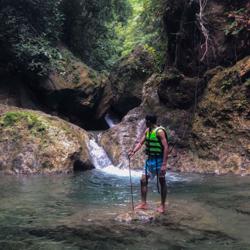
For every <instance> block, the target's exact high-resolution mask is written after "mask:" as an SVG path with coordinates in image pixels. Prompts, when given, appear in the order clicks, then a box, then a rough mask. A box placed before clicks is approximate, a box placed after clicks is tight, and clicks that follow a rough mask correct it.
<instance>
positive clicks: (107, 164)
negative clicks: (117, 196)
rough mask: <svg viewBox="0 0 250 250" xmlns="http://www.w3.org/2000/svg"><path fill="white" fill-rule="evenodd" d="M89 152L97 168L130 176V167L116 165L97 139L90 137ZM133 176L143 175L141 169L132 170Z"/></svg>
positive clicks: (114, 173)
mask: <svg viewBox="0 0 250 250" xmlns="http://www.w3.org/2000/svg"><path fill="white" fill-rule="evenodd" d="M89 152H90V156H91V159H92V163H93V165H94V166H95V168H96V169H99V170H101V171H103V172H106V173H109V174H113V175H118V176H129V171H128V169H124V168H120V165H121V164H120V165H118V166H114V165H113V164H112V162H111V160H110V159H109V157H108V155H107V153H106V152H105V151H104V149H103V148H102V147H101V146H99V145H98V144H97V142H96V141H95V139H90V141H89ZM131 175H132V176H133V177H139V176H141V172H139V171H131Z"/></svg>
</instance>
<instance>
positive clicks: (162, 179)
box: [157, 176, 167, 213]
mask: <svg viewBox="0 0 250 250" xmlns="http://www.w3.org/2000/svg"><path fill="white" fill-rule="evenodd" d="M159 181H160V185H161V205H160V206H159V207H158V208H157V212H159V213H165V211H166V205H165V203H166V197H167V183H166V179H165V176H160V177H159Z"/></svg>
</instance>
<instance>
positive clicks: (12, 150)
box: [0, 108, 93, 174]
mask: <svg viewBox="0 0 250 250" xmlns="http://www.w3.org/2000/svg"><path fill="white" fill-rule="evenodd" d="M6 109H7V110H6ZM6 109H4V108H2V109H1V110H2V111H3V113H2V114H1V116H0V127H1V130H0V170H1V171H3V172H4V173H10V174H12V173H16V174H18V173H22V174H32V173H53V172H58V173H67V172H72V171H73V169H74V168H75V169H77V170H86V169H90V168H93V166H92V163H91V161H90V156H89V152H88V149H87V144H88V141H89V137H88V134H87V133H86V132H85V131H84V130H82V129H80V128H78V127H76V126H74V125H72V124H69V123H67V122H65V121H63V120H61V119H59V118H56V117H53V116H49V115H46V114H44V113H42V112H35V111H31V110H24V109H17V108H12V109H11V108H6Z"/></svg>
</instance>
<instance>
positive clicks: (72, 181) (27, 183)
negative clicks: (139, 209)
mask: <svg viewBox="0 0 250 250" xmlns="http://www.w3.org/2000/svg"><path fill="white" fill-rule="evenodd" d="M167 180H168V181H167V182H168V211H167V213H166V214H165V215H160V216H158V217H157V219H155V220H154V221H152V222H143V221H137V222H132V223H121V222H118V221H116V220H115V218H116V217H117V216H118V215H120V214H123V213H126V212H128V211H131V193H130V182H129V177H128V176H118V175H115V174H108V173H105V172H103V171H101V170H92V171H87V172H84V173H79V174H72V175H53V176H4V175H0V249H1V250H2V249H14V250H16V249H18V250H19V249H46V250H47V249H104V250H105V249H109V250H110V249H134V250H140V249H151V250H158V249H162V250H163V249H173V250H179V249H202V250H203V249H213V250H214V249H220V250H221V249H250V177H249V176H246V177H240V176H231V175H226V176H214V175H196V174H177V173H168V176H167ZM132 181H133V197H134V201H135V203H137V202H139V201H140V179H139V176H138V175H136V176H135V177H133V178H132ZM159 199H160V197H159V194H158V193H157V187H156V181H152V182H151V183H150V184H149V193H148V201H149V205H150V208H151V209H154V208H155V207H156V206H157V203H158V202H159Z"/></svg>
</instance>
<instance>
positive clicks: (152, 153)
mask: <svg viewBox="0 0 250 250" xmlns="http://www.w3.org/2000/svg"><path fill="white" fill-rule="evenodd" d="M145 120H146V127H147V128H146V130H145V133H144V134H143V136H142V138H140V142H139V143H138V144H137V145H136V146H135V148H134V149H133V150H131V151H130V152H129V154H128V155H129V157H130V158H131V157H132V156H133V155H134V154H135V153H136V152H137V151H138V150H139V149H140V148H141V147H142V145H143V144H144V143H145V146H146V155H147V156H148V158H147V160H146V162H145V166H144V170H145V173H143V174H142V177H141V203H140V204H139V205H137V206H136V207H135V209H147V208H148V205H147V191H148V179H149V177H152V178H153V177H154V176H155V175H156V176H157V178H159V182H160V187H161V189H160V193H161V205H160V207H158V208H157V211H158V212H160V213H164V212H165V210H166V206H165V202H166V196H167V184H166V179H165V175H166V171H167V160H168V141H167V134H166V130H165V129H164V128H163V127H161V126H157V125H156V122H157V117H156V116H155V115H147V116H146V117H145ZM157 182H158V179H157Z"/></svg>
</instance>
